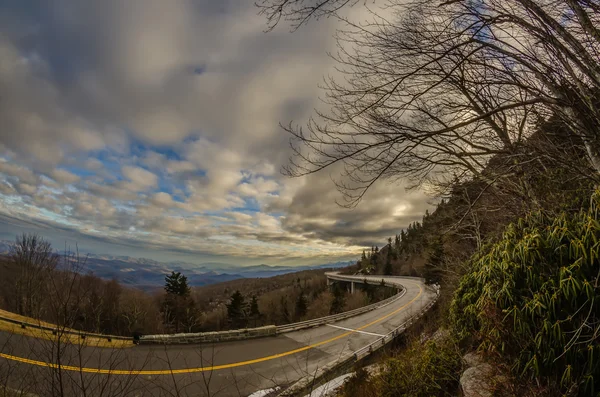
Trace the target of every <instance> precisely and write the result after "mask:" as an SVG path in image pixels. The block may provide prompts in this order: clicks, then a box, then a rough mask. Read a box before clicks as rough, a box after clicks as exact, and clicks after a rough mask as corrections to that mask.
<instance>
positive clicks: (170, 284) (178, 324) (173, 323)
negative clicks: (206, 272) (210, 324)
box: [161, 272, 198, 332]
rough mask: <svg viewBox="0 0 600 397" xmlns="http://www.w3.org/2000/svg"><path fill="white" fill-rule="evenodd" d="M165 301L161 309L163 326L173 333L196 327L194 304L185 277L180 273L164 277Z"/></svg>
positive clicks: (196, 314)
mask: <svg viewBox="0 0 600 397" xmlns="http://www.w3.org/2000/svg"><path fill="white" fill-rule="evenodd" d="M165 291H166V295H165V299H164V300H163V304H162V307H161V311H162V313H163V318H164V322H165V325H167V327H170V328H173V330H174V331H175V332H179V331H180V330H182V329H186V330H188V331H190V330H191V328H194V327H195V326H197V319H198V313H197V311H196V304H195V302H194V300H193V299H192V297H191V296H190V287H189V285H188V283H187V277H186V276H184V275H183V274H181V273H180V272H171V274H170V275H168V276H165Z"/></svg>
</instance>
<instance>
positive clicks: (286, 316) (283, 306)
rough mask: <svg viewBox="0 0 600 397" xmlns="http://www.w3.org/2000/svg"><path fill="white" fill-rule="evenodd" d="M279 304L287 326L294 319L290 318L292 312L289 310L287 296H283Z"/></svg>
mask: <svg viewBox="0 0 600 397" xmlns="http://www.w3.org/2000/svg"><path fill="white" fill-rule="evenodd" d="M279 303H280V304H281V316H282V317H283V321H284V322H285V323H286V324H287V323H290V322H291V321H292V318H291V316H290V310H289V309H288V305H287V298H286V297H285V296H282V297H281V300H280V301H279Z"/></svg>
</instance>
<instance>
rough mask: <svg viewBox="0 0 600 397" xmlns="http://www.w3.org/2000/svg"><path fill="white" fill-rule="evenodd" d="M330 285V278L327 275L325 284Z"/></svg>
mask: <svg viewBox="0 0 600 397" xmlns="http://www.w3.org/2000/svg"><path fill="white" fill-rule="evenodd" d="M330 285H331V280H330V279H329V277H327V286H328V287H329V286H330Z"/></svg>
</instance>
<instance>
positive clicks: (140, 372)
mask: <svg viewBox="0 0 600 397" xmlns="http://www.w3.org/2000/svg"><path fill="white" fill-rule="evenodd" d="M414 284H415V285H417V286H418V287H419V293H418V294H417V296H415V297H414V298H413V299H411V300H410V302H408V303H406V304H405V305H403V306H401V307H399V308H398V309H396V310H394V311H393V312H391V313H388V314H386V315H385V316H383V317H380V318H378V319H377V320H375V321H372V322H370V323H368V324H365V325H363V326H361V327H359V328H356V329H355V330H353V331H350V332H346V333H343V334H341V335H338V336H334V337H333V338H330V339H327V340H324V341H321V342H317V343H313V344H311V345H307V346H304V347H301V348H298V349H294V350H289V351H287V352H283V353H278V354H273V355H271V356H266V357H260V358H255V359H253V360H247V361H239V362H237V363H230V364H221V365H212V366H209V367H198V368H182V369H173V370H171V369H161V370H125V369H101V368H85V367H76V366H72V365H60V366H59V365H58V364H54V363H47V362H44V361H37V360H30V359H28V358H23V357H17V356H12V355H10V354H5V353H0V357H2V358H5V359H7V360H12V361H18V362H21V363H25V364H30V365H37V366H40V367H47V368H56V369H58V368H60V369H61V370H65V371H76V372H84V373H91V374H103V375H171V374H189V373H195V372H205V371H215V370H219V369H227V368H235V367H241V366H244V365H250V364H256V363H261V362H263V361H269V360H274V359H277V358H281V357H285V356H290V355H292V354H296V353H300V352H303V351H306V350H309V349H314V348H315V347H319V346H322V345H325V344H327V343H331V342H334V341H336V340H338V339H341V338H344V337H346V336H348V335H350V334H353V333H355V332H356V331H360V330H363V329H365V328H367V327H370V326H371V325H373V324H377V323H379V322H381V321H383V320H385V319H386V318H389V317H391V316H393V315H394V314H396V313H398V312H400V311H402V310H404V308H406V307H407V306H410V305H411V304H412V303H413V302H414V301H415V300H417V299H418V298H419V297H420V296H421V294H422V293H423V289H422V288H421V286H420V285H419V284H416V283H414Z"/></svg>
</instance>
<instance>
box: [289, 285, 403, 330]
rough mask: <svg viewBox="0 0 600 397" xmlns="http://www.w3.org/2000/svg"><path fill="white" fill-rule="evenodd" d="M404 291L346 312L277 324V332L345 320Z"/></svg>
mask: <svg viewBox="0 0 600 397" xmlns="http://www.w3.org/2000/svg"><path fill="white" fill-rule="evenodd" d="M386 286H388V287H390V286H392V285H386ZM392 287H394V288H397V287H398V286H397V285H393V286H392ZM405 293H406V289H405V288H404V289H402V292H400V293H398V294H395V295H394V296H391V297H389V298H387V299H384V300H382V301H379V302H375V303H371V304H370V305H367V306H363V307H359V308H358V309H354V310H349V311H347V312H343V313H338V314H332V315H330V316H326V317H320V318H315V319H314V320H306V321H300V322H297V323H292V324H284V325H278V326H277V333H278V334H280V333H285V332H292V331H298V330H301V329H305V328H312V327H318V326H320V325H324V324H327V323H332V322H335V321H340V320H345V319H347V318H350V317H354V316H357V315H359V314H363V313H366V312H368V311H371V310H375V309H379V308H381V307H384V306H386V305H389V304H391V303H393V302H395V301H397V300H398V299H400V298H402V297H403V296H404V294H405Z"/></svg>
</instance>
